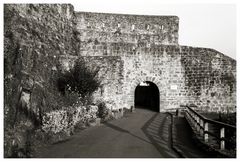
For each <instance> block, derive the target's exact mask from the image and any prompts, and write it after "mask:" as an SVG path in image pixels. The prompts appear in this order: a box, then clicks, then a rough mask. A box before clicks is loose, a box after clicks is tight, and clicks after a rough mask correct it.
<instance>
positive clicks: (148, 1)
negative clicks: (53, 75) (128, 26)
mask: <svg viewBox="0 0 240 162" xmlns="http://www.w3.org/2000/svg"><path fill="white" fill-rule="evenodd" d="M69 2H70V3H72V4H73V5H74V8H75V11H88V12H105V13H123V14H141V15H176V16H178V17H179V18H180V22H179V44H180V45H188V46H196V47H207V48H214V49H215V50H218V51H219V52H222V53H224V54H226V55H228V56H230V57H232V58H235V59H236V6H235V5H234V4H216V3H215V4H207V3H203V4H196V3H195V4H192V3H181V4H179V3H178V4H177V3H171V4H167V2H166V1H165V3H162V2H161V1H157V0H145V1H143V0H111V1H110V0H85V1H83V0H80V1H79V0H78V1H76V0H75V1H74V0H73V1H69Z"/></svg>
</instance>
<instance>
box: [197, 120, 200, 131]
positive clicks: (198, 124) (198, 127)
mask: <svg viewBox="0 0 240 162" xmlns="http://www.w3.org/2000/svg"><path fill="white" fill-rule="evenodd" d="M197 132H198V133H199V132H200V118H199V116H198V117H197Z"/></svg>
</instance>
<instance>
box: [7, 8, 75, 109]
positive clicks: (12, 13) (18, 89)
mask: <svg viewBox="0 0 240 162" xmlns="http://www.w3.org/2000/svg"><path fill="white" fill-rule="evenodd" d="M74 22H75V18H74V12H73V6H71V5H68V4H61V5H58V4H34V5H33V4H5V5H4V77H5V78H4V86H5V93H4V97H5V98H4V100H5V107H6V112H8V111H11V114H15V113H14V112H15V111H16V110H15V109H16V103H18V102H19V101H18V100H19V96H20V98H22V102H26V105H27V107H28V108H29V107H30V105H31V109H32V110H30V111H32V112H33V113H35V114H39V111H40V110H39V109H40V107H41V108H43V109H44V108H46V107H48V106H49V105H48V104H51V103H53V102H52V101H49V100H50V99H52V100H53V101H54V100H57V98H58V95H56V94H55V92H54V94H52V93H53V92H51V90H52V91H54V90H53V87H56V86H55V85H54V84H55V83H54V81H55V79H56V78H55V77H56V75H55V74H56V71H57V64H58V58H59V55H60V54H64V55H76V50H75V49H76V48H75V46H77V41H76V39H75V36H74V32H75V24H74ZM46 90H47V91H46ZM24 93H26V94H28V95H29V97H25V98H23V97H21V96H23V94H24ZM25 96H26V95H25ZM55 96H56V98H55ZM20 100H21V99H20ZM56 102H57V101H56ZM22 104H23V103H22ZM49 107H50V106H49ZM25 108H26V107H25Z"/></svg>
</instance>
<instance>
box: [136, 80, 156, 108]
mask: <svg viewBox="0 0 240 162" xmlns="http://www.w3.org/2000/svg"><path fill="white" fill-rule="evenodd" d="M159 101H160V94H159V90H158V87H157V85H156V84H154V83H153V82H149V81H145V82H141V83H140V84H139V85H138V86H137V87H136V89H135V94H134V106H135V108H144V109H150V110H152V111H156V112H160V102H159Z"/></svg>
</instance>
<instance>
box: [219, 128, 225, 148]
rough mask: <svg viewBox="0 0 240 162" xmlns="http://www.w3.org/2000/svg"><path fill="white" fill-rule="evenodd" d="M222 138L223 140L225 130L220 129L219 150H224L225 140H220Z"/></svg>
mask: <svg viewBox="0 0 240 162" xmlns="http://www.w3.org/2000/svg"><path fill="white" fill-rule="evenodd" d="M222 138H225V128H224V127H223V128H221V129H220V141H221V142H220V149H221V150H224V149H225V140H224V139H222Z"/></svg>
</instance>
